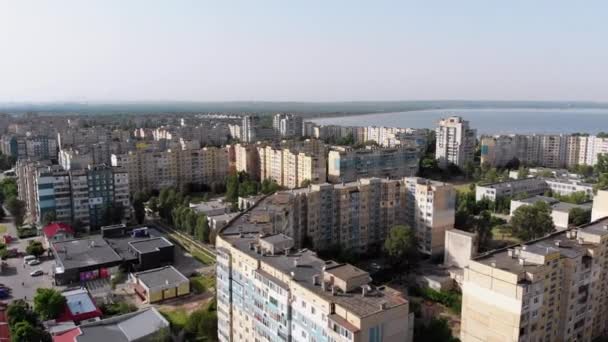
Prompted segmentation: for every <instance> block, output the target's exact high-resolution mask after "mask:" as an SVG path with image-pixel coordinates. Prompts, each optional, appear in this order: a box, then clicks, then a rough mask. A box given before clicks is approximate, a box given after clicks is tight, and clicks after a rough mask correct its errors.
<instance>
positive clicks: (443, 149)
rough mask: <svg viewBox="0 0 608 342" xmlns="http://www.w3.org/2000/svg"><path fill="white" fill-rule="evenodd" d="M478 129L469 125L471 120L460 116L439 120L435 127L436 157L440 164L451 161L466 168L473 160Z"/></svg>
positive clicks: (446, 163)
mask: <svg viewBox="0 0 608 342" xmlns="http://www.w3.org/2000/svg"><path fill="white" fill-rule="evenodd" d="M476 135H477V131H476V130H474V129H471V128H470V127H469V122H468V121H466V120H464V119H462V118H461V117H458V116H452V117H449V118H445V119H441V120H439V126H438V127H437V128H436V129H435V138H436V145H435V158H436V159H437V161H438V163H439V166H440V167H442V168H445V167H447V166H448V165H449V164H450V163H452V164H454V165H456V166H458V167H459V168H461V169H462V168H464V167H465V166H466V165H467V163H472V162H473V157H474V154H475V145H476V142H477V141H476V139H477V138H476Z"/></svg>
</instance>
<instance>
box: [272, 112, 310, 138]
mask: <svg viewBox="0 0 608 342" xmlns="http://www.w3.org/2000/svg"><path fill="white" fill-rule="evenodd" d="M302 125H303V123H302V117H301V116H299V115H294V114H285V113H278V114H275V115H274V117H273V121H272V128H273V129H274V130H275V132H277V133H278V134H279V136H280V137H282V138H288V137H301V136H302V133H303V127H302Z"/></svg>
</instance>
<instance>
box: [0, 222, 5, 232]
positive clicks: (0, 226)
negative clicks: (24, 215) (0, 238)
mask: <svg viewBox="0 0 608 342" xmlns="http://www.w3.org/2000/svg"><path fill="white" fill-rule="evenodd" d="M4 233H6V226H5V225H3V224H0V234H4Z"/></svg>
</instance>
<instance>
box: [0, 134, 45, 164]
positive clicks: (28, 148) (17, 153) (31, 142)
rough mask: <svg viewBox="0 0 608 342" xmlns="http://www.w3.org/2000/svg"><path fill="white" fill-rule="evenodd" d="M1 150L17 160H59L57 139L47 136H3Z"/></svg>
mask: <svg viewBox="0 0 608 342" xmlns="http://www.w3.org/2000/svg"><path fill="white" fill-rule="evenodd" d="M0 150H1V151H2V153H3V154H5V155H7V156H12V157H14V158H15V159H24V158H29V159H39V160H42V159H57V139H55V138H52V137H49V136H46V135H29V136H21V135H12V134H11V135H3V136H2V143H1V144H0Z"/></svg>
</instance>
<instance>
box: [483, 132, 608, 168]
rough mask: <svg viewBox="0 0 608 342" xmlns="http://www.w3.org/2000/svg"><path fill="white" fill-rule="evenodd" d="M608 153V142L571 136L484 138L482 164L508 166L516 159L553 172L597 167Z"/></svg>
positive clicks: (502, 136)
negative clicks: (591, 166) (598, 159)
mask: <svg viewBox="0 0 608 342" xmlns="http://www.w3.org/2000/svg"><path fill="white" fill-rule="evenodd" d="M601 153H608V138H600V137H595V136H581V135H568V134H546V135H542V134H541V135H536V134H532V135H519V134H511V135H495V136H484V137H482V138H481V162H482V163H488V164H489V165H490V166H493V167H502V166H505V165H506V164H507V163H508V162H509V161H511V160H513V159H517V160H519V161H520V162H521V163H524V164H526V165H539V166H544V167H550V168H562V167H571V166H574V165H577V164H580V165H595V164H597V156H598V155H599V154H601Z"/></svg>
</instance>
